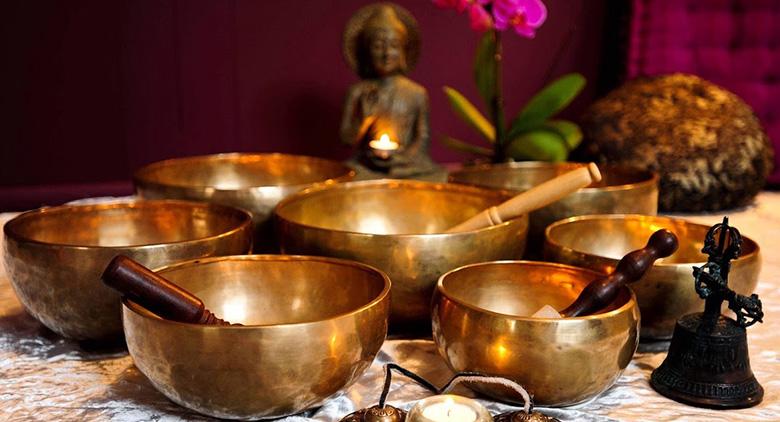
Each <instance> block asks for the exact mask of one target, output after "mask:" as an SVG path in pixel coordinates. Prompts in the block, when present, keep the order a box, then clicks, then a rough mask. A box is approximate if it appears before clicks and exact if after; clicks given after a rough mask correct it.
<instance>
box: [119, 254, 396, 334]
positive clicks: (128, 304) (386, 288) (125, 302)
mask: <svg viewBox="0 0 780 422" xmlns="http://www.w3.org/2000/svg"><path fill="white" fill-rule="evenodd" d="M220 261H260V262H268V261H289V262H292V261H315V262H324V263H329V264H337V265H344V266H349V267H353V268H358V269H361V270H363V271H367V272H369V273H374V274H378V275H379V276H380V278H381V280H382V282H383V286H382V290H381V291H380V292H379V294H377V295H376V297H374V298H373V299H372V300H371V301H369V302H368V303H366V304H364V305H361V306H360V307H358V308H356V309H353V310H351V311H347V312H343V313H340V314H336V315H333V316H331V317H329V318H325V319H318V320H314V321H303V322H294V323H280V324H254V325H228V326H225V325H205V324H195V323H189V322H179V321H171V320H168V319H164V318H161V317H159V316H157V315H156V314H154V313H153V312H151V311H149V310H147V309H146V308H144V307H142V306H141V305H139V304H137V303H135V302H133V301H131V300H129V299H128V298H126V297H123V298H122V307H123V308H124V309H127V310H129V311H132V312H133V313H134V314H135V315H136V316H138V317H140V318H143V319H145V320H149V321H155V323H160V324H170V325H178V326H183V327H188V328H193V329H204V330H252V329H285V328H289V327H305V326H311V325H316V324H322V323H323V322H327V321H336V320H339V319H343V318H349V317H352V316H355V315H358V314H360V313H363V312H365V311H367V310H369V309H371V308H374V307H376V306H378V305H379V304H380V303H382V302H383V301H386V300H387V299H389V295H390V288H391V286H392V282H391V281H390V277H388V275H387V274H385V272H384V271H382V270H380V269H378V268H376V267H374V266H371V265H368V264H364V263H362V262H358V261H352V260H349V259H341V258H330V257H324V256H314V255H284V254H266V255H227V256H213V257H208V258H196V259H189V260H186V261H179V262H176V263H173V264H170V265H165V266H162V267H159V268H155V269H154V270H153V271H154V272H156V273H157V272H165V271H170V270H175V269H179V268H184V267H195V266H198V265H202V264H210V263H213V262H220ZM137 308H140V309H142V310H143V311H139V309H137ZM389 312H390V311H389V305H388V315H389ZM385 319H387V317H385Z"/></svg>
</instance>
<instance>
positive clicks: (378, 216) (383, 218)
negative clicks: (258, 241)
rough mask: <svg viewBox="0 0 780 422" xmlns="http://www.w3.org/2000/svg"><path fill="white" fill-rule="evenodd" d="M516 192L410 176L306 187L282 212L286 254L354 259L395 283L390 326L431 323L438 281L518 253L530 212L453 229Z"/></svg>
mask: <svg viewBox="0 0 780 422" xmlns="http://www.w3.org/2000/svg"><path fill="white" fill-rule="evenodd" d="M509 197H511V195H510V194H509V193H507V192H500V191H494V190H489V189H481V188H475V187H469V186H462V185H455V184H446V183H429V182H418V181H410V180H374V181H362V182H349V183H342V184H337V185H331V186H318V187H312V188H311V189H307V190H305V191H303V192H300V193H298V194H296V195H293V196H290V197H288V198H287V199H285V200H284V201H282V202H281V203H280V204H279V206H278V207H277V209H276V216H277V223H278V226H279V240H280V243H281V247H282V250H283V251H285V252H287V253H295V254H306V255H323V256H333V257H338V258H345V259H353V260H355V261H359V262H364V263H366V264H369V265H373V266H375V267H377V268H379V269H380V270H382V271H384V272H385V273H387V275H389V276H390V279H391V280H392V281H393V292H392V296H393V299H392V311H391V328H393V329H394V331H395V328H400V327H401V326H408V327H407V328H400V330H398V331H414V327H415V326H418V327H426V328H427V327H428V323H429V321H430V303H431V302H430V301H431V294H432V293H433V287H434V285H435V284H436V279H437V278H438V277H439V276H440V275H442V274H444V273H445V272H447V271H449V270H451V269H453V268H456V267H459V266H462V265H466V264H470V263H474V262H482V261H490V260H497V259H513V258H519V257H520V256H521V255H522V253H523V248H524V247H525V235H526V230H527V227H528V218H527V216H522V217H520V218H517V219H514V220H510V221H508V222H505V223H502V224H500V225H497V226H493V227H489V228H485V229H480V230H474V231H469V232H463V233H452V234H445V233H443V232H444V231H445V230H446V229H448V228H449V227H451V226H454V225H456V224H457V223H460V222H462V221H463V220H465V219H467V218H469V217H471V216H473V215H475V214H476V213H477V212H479V211H481V210H482V209H484V208H487V207H489V206H491V205H497V204H499V203H501V202H503V201H505V200H506V199H508V198H509Z"/></svg>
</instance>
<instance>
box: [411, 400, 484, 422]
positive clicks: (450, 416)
mask: <svg viewBox="0 0 780 422" xmlns="http://www.w3.org/2000/svg"><path fill="white" fill-rule="evenodd" d="M422 415H423V416H424V417H425V418H427V419H429V420H431V421H435V422H474V421H476V420H477V412H475V411H474V410H472V409H471V408H469V407H468V406H467V405H465V404H461V403H455V401H454V400H452V399H447V400H446V401H444V402H443V403H433V404H431V405H429V406H428V407H426V408H425V409H423V412H422Z"/></svg>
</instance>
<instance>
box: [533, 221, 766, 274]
mask: <svg viewBox="0 0 780 422" xmlns="http://www.w3.org/2000/svg"><path fill="white" fill-rule="evenodd" d="M587 220H624V221H628V220H636V221H640V220H661V221H668V222H674V223H682V224H685V225H689V226H698V227H700V228H702V229H703V230H704V231H705V232H706V231H707V230H709V228H710V226H708V225H706V224H700V223H695V222H693V221H690V220H686V219H683V218H674V217H667V216H661V215H644V214H590V215H578V216H575V217H569V218H564V219H562V220H558V221H556V222H554V223H552V224H550V225H549V226H547V227H546V228H545V229H544V243H545V245H547V244H550V245H551V246H552V247H555V248H557V249H559V250H561V251H564V252H567V253H576V254H580V255H586V256H592V257H595V258H598V259H604V260H610V261H614V262H616V263H617V262H618V261H620V258H612V257H608V256H604V255H596V254H592V253H587V252H583V251H581V250H577V249H574V248H571V247H569V246H564V245H562V244H560V243H558V242H556V241H554V240H553V239H552V238H551V237H550V232H551V231H552V230H553V229H555V228H557V227H560V226H565V225H567V224H571V223H575V222H578V221H587ZM742 241H743V242H745V241H747V242H749V243H750V244H751V245H752V246H754V249H753V251H751V252H750V253H746V254H744V255H740V256H739V257H737V258H736V259H734V260H733V261H732V262H742V261H747V260H748V259H753V258H754V257H756V256H758V255H759V254H760V253H761V247H760V246H759V245H758V242H756V241H755V240H753V239H751V238H750V237H748V236H745V235H742ZM706 262H707V259H706V257H705V258H704V259H703V260H701V261H691V262H664V261H661V262H656V263H654V264H653V266H654V267H677V266H680V265H685V266H690V265H698V264H705V263H706Z"/></svg>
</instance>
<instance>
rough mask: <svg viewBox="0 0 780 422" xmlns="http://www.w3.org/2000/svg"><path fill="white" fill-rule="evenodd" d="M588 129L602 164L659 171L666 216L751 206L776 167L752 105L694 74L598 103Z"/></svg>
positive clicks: (632, 86)
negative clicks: (668, 213)
mask: <svg viewBox="0 0 780 422" xmlns="http://www.w3.org/2000/svg"><path fill="white" fill-rule="evenodd" d="M582 127H583V131H584V132H585V136H586V138H587V139H588V140H589V141H590V142H591V147H593V149H594V150H595V151H594V152H595V153H596V154H597V155H599V156H600V158H601V159H603V160H606V161H608V162H614V163H619V164H625V165H627V166H629V167H633V168H638V169H643V170H651V171H657V172H658V173H659V174H660V177H661V179H660V196H659V208H660V209H661V210H662V211H714V210H721V209H727V208H733V207H738V206H743V205H746V204H748V203H749V202H750V201H751V200H752V198H753V197H754V196H755V195H756V194H757V193H758V192H759V191H760V190H761V188H762V187H763V186H764V183H765V180H766V178H767V176H768V175H769V172H770V170H771V168H772V154H773V153H772V147H771V145H770V143H769V138H767V136H766V133H765V132H764V130H763V129H762V128H761V124H760V123H759V121H758V119H757V118H756V116H755V115H754V114H753V111H752V110H751V109H750V107H749V106H748V105H747V104H745V103H744V102H743V101H742V100H741V99H740V98H739V97H738V96H736V95H735V94H733V93H731V92H729V91H726V90H724V89H723V88H720V87H718V86H717V85H714V84H712V83H710V82H707V81H705V80H703V79H701V78H698V77H696V76H693V75H685V74H673V75H665V76H659V77H654V78H641V79H636V80H633V81H631V82H628V83H627V84H625V85H623V86H622V87H620V88H618V89H616V90H614V91H613V92H611V93H610V94H609V95H607V96H606V97H604V98H603V99H601V100H599V101H597V102H595V103H594V104H593V105H592V106H591V107H590V109H589V110H588V111H587V112H586V113H585V115H584V116H583V125H582Z"/></svg>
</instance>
